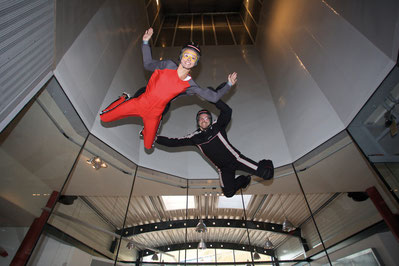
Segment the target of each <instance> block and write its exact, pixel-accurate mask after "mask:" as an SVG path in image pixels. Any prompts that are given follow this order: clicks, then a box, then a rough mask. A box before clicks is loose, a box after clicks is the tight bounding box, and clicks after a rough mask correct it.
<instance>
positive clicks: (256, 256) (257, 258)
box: [254, 250, 260, 260]
mask: <svg viewBox="0 0 399 266" xmlns="http://www.w3.org/2000/svg"><path fill="white" fill-rule="evenodd" d="M254 260H260V256H259V253H258V252H256V250H255V253H254Z"/></svg>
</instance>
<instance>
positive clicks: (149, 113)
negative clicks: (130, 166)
mask: <svg viewBox="0 0 399 266" xmlns="http://www.w3.org/2000/svg"><path fill="white" fill-rule="evenodd" d="M152 34H153V29H152V28H149V29H148V30H146V32H145V33H144V35H143V44H142V53H143V62H144V68H145V69H146V70H149V71H153V74H152V75H151V78H150V80H149V81H148V84H147V87H146V89H145V92H144V93H142V94H141V95H139V96H138V97H137V98H130V97H128V95H127V94H125V93H124V94H123V95H122V96H120V97H119V99H117V100H116V101H114V102H113V103H111V104H110V105H109V106H108V107H107V108H106V109H104V110H103V111H102V112H101V114H100V119H101V121H103V122H111V121H115V120H119V119H122V118H126V117H129V116H138V117H141V118H142V119H143V123H144V129H143V130H142V132H141V134H142V135H143V139H144V147H145V148H146V149H151V148H152V147H153V143H154V139H155V136H156V134H157V130H158V127H159V123H160V121H161V118H162V112H163V111H164V109H165V107H166V105H167V104H168V103H169V102H170V101H171V100H173V99H174V98H176V97H177V96H182V95H194V94H197V95H199V96H201V97H202V98H204V99H205V100H208V101H210V102H213V103H215V102H217V101H218V100H219V99H220V98H221V97H222V96H223V95H224V94H226V92H227V91H229V89H230V87H231V86H233V85H234V84H235V83H236V82H237V73H235V72H234V73H232V74H229V75H228V82H227V83H226V85H225V86H223V87H222V88H221V89H219V90H218V91H214V90H211V89H209V88H201V87H199V86H198V85H197V84H196V83H195V82H194V81H193V79H192V78H191V76H190V70H191V69H192V68H193V67H194V66H196V65H197V64H198V60H199V58H200V56H201V50H200V47H199V46H198V45H197V44H195V43H193V42H189V43H188V44H186V45H185V46H183V48H182V50H181V52H180V57H179V60H180V62H179V65H177V64H176V63H175V62H173V61H172V60H154V59H152V55H151V48H150V46H149V43H148V42H149V40H150V38H151V36H152Z"/></svg>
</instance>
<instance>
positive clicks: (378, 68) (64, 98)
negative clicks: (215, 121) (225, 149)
mask: <svg viewBox="0 0 399 266" xmlns="http://www.w3.org/2000/svg"><path fill="white" fill-rule="evenodd" d="M28 2H29V3H28ZM383 2H384V4H375V3H366V2H364V3H361V4H359V5H360V6H356V4H353V3H338V2H336V1H328V0H327V1H305V0H301V1H296V2H295V3H293V2H292V1H288V0H283V1H280V0H279V1H265V0H263V1H262V0H248V1H241V0H237V1H227V0H221V1H189V0H181V1H178V4H176V1H169V0H144V1H126V0H118V1H106V0H102V1H84V2H81V1H64V0H57V1H45V0H36V1H22V2H18V3H16V2H15V1H6V4H5V5H4V7H3V6H2V7H0V11H3V12H0V14H1V15H0V16H1V18H4V20H5V21H7V23H6V24H3V28H1V29H0V30H1V33H2V35H1V36H3V38H1V39H0V41H1V44H3V46H2V47H3V48H4V49H3V50H1V51H2V54H0V73H2V74H1V75H0V81H1V84H2V85H1V87H2V92H3V95H4V97H3V98H2V101H1V107H2V109H1V110H0V111H1V113H0V117H1V118H2V119H1V120H2V122H1V125H2V132H1V151H2V152H1V160H0V161H1V164H0V167H1V172H2V177H1V181H2V185H1V186H0V200H1V203H2V204H0V206H1V207H0V216H1V217H2V218H1V219H0V222H1V225H0V227H1V230H0V255H1V256H0V265H3V264H4V265H8V264H10V263H15V264H14V265H23V264H25V263H26V265H332V264H335V263H355V262H359V261H362V262H363V264H369V265H378V263H379V264H386V265H394V264H395V262H396V261H399V258H398V257H397V256H398V254H396V253H395V252H392V250H394V249H395V248H396V249H397V247H398V242H397V235H395V224H394V222H392V221H394V220H395V219H391V220H390V219H389V217H391V218H392V216H393V217H394V216H395V214H397V212H398V202H399V201H398V194H397V193H398V191H397V189H398V183H399V181H398V167H397V165H398V160H397V156H398V150H397V147H399V145H397V144H398V143H397V142H398V137H397V134H395V129H394V127H395V124H396V123H397V121H398V117H399V115H398V107H397V102H398V99H399V93H398V88H399V86H398V84H399V79H398V70H397V55H398V47H399V37H398V35H397V33H396V31H395V29H396V28H395V25H397V22H398V16H397V12H398V10H399V4H398V3H396V2H395V1H389V0H386V1H383ZM197 4H198V5H197ZM395 12H396V13H395ZM51 14H55V17H52V15H51ZM28 18H29V19H31V20H29V21H31V22H30V23H26V21H27V20H28ZM28 24H29V25H28ZM40 25H41V26H43V27H41V26H40ZM44 25H45V27H44ZM52 27H54V30H50V31H46V33H44V31H45V30H46V29H48V28H52ZM148 27H153V28H154V32H155V33H154V35H153V38H152V40H151V41H152V43H151V46H152V52H153V57H154V59H169V58H171V59H173V60H177V58H178V55H179V51H180V47H181V46H182V45H183V44H184V43H185V42H186V41H187V40H190V39H193V40H198V42H199V43H200V45H201V49H202V51H203V55H202V57H201V59H200V63H199V65H198V66H197V67H196V68H195V69H194V70H193V71H192V76H193V78H194V79H195V80H196V82H197V83H198V84H200V85H201V86H203V87H206V86H211V87H214V88H215V87H217V86H218V85H219V84H220V83H221V82H224V81H226V78H227V75H228V74H229V73H232V72H234V71H236V72H238V75H239V77H238V79H239V81H238V84H237V85H236V86H235V87H234V88H233V89H232V90H231V91H230V92H229V93H227V94H226V95H225V96H224V97H223V100H224V101H225V102H226V103H227V104H229V105H230V106H231V107H232V109H233V118H232V120H231V122H230V125H229V127H228V128H227V134H228V136H229V140H230V141H231V143H232V144H233V145H234V146H235V147H237V148H238V149H239V150H240V151H241V152H242V153H243V154H244V155H246V156H248V157H250V158H252V159H254V160H256V161H259V160H261V159H265V158H266V159H272V160H273V162H274V164H275V166H276V169H275V177H274V179H272V180H269V181H264V180H262V179H261V178H259V177H255V176H253V177H252V181H251V183H250V185H249V186H248V188H246V189H244V190H240V191H238V192H237V193H236V195H235V196H234V197H232V198H226V197H225V196H224V195H223V193H222V191H221V189H220V183H219V180H218V174H217V171H216V169H215V168H213V167H212V165H211V164H210V163H209V162H208V161H207V159H206V158H205V157H203V156H201V155H200V153H199V152H198V151H197V150H196V149H195V147H192V148H179V149H171V148H162V147H160V146H158V145H156V146H155V149H154V150H151V151H149V152H148V151H145V150H144V148H143V143H142V142H143V141H142V140H141V139H140V137H139V131H140V129H141V128H142V124H141V121H140V119H136V118H128V119H126V120H123V121H118V122H115V123H113V124H109V125H107V124H104V123H101V122H100V121H99V117H98V114H99V112H100V110H102V109H103V108H104V106H106V105H108V104H109V103H110V102H112V101H113V100H115V98H117V97H118V96H119V95H120V94H121V93H122V92H123V91H125V92H128V93H130V94H134V92H136V90H137V89H138V88H141V87H143V86H144V85H145V84H146V82H147V81H148V79H149V77H150V74H151V73H149V72H147V71H145V70H144V68H143V65H142V59H141V58H142V55H141V48H140V46H141V40H142V34H143V32H144V31H145V29H147V28H148ZM18 30H20V32H18ZM9 32H11V33H9ZM50 32H51V34H50ZM3 33H4V34H3ZM6 33H7V34H6ZM24 34H25V35H24ZM29 34H31V35H29ZM20 36H24V38H22V37H21V38H19V37H20ZM11 44H15V45H11ZM38 47H39V48H40V49H39V48H38ZM49 47H51V49H50V48H49ZM28 48H29V49H28ZM43 55H46V56H43ZM50 57H51V58H50ZM46 71H47V72H46ZM12 74H14V75H12ZM22 77H23V78H22ZM38 80H40V82H38ZM32 86H33V87H34V88H33V87H32ZM29 95H30V96H29ZM24 97H25V98H24ZM21 99H23V100H21ZM3 107H4V108H3ZM11 107H12V108H11ZM13 108H14V109H13ZM202 108H207V109H209V110H210V111H211V112H212V113H213V115H214V117H217V116H218V111H217V109H216V108H215V107H214V105H213V104H211V103H208V102H206V101H203V100H201V99H199V98H198V97H195V96H194V97H181V98H178V99H176V100H175V101H173V102H172V104H171V109H170V110H169V113H168V114H167V115H166V116H165V118H164V121H163V124H162V126H161V128H160V133H161V134H162V135H166V136H171V137H182V136H184V135H186V134H189V133H191V132H193V131H194V130H195V127H196V125H195V114H196V112H197V111H198V110H199V109H202ZM11 109H12V112H9V110H11ZM13 114H15V118H9V117H10V116H12V115H13ZM7 121H8V122H7ZM237 174H244V173H242V172H238V173H237ZM370 188H372V189H376V191H377V192H378V194H379V195H380V196H381V198H382V202H383V203H384V204H385V205H384V206H383V207H384V208H385V211H383V212H381V211H380V210H381V206H380V205H375V204H374V203H373V202H374V200H375V194H371V193H369V194H368V193H366V191H371V190H370ZM373 191H374V190H373ZM53 201H55V203H54V202H53ZM387 217H388V218H387ZM32 228H33V229H32ZM38 228H39V229H38ZM396 229H397V227H396ZM395 237H396V239H395ZM3 250H4V251H5V252H3ZM13 259H14V261H13V262H12V260H13ZM21 261H24V262H25V263H22V262H21ZM18 263H20V264H18Z"/></svg>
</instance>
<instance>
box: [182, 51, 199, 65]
mask: <svg viewBox="0 0 399 266" xmlns="http://www.w3.org/2000/svg"><path fill="white" fill-rule="evenodd" d="M182 58H184V59H188V58H190V59H191V61H193V62H194V63H196V62H197V61H198V56H197V53H196V52H193V51H190V50H188V49H187V50H186V51H184V52H183V55H182Z"/></svg>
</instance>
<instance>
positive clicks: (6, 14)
mask: <svg viewBox="0 0 399 266" xmlns="http://www.w3.org/2000/svg"><path fill="white" fill-rule="evenodd" d="M53 55H54V1H50V0H36V1H5V2H3V3H1V6H0V95H1V100H0V120H1V121H3V120H4V119H5V118H6V117H7V116H8V115H9V114H10V113H11V112H12V111H13V110H14V108H16V106H17V105H18V103H19V102H20V101H21V100H22V99H23V98H25V97H26V96H27V95H28V94H29V92H31V91H32V90H33V89H35V86H36V85H37V83H39V82H40V81H41V80H42V79H43V76H45V75H46V74H48V73H49V72H50V71H51V67H52V63H53ZM19 108H22V106H21V107H19ZM3 126H5V125H2V127H3Z"/></svg>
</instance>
